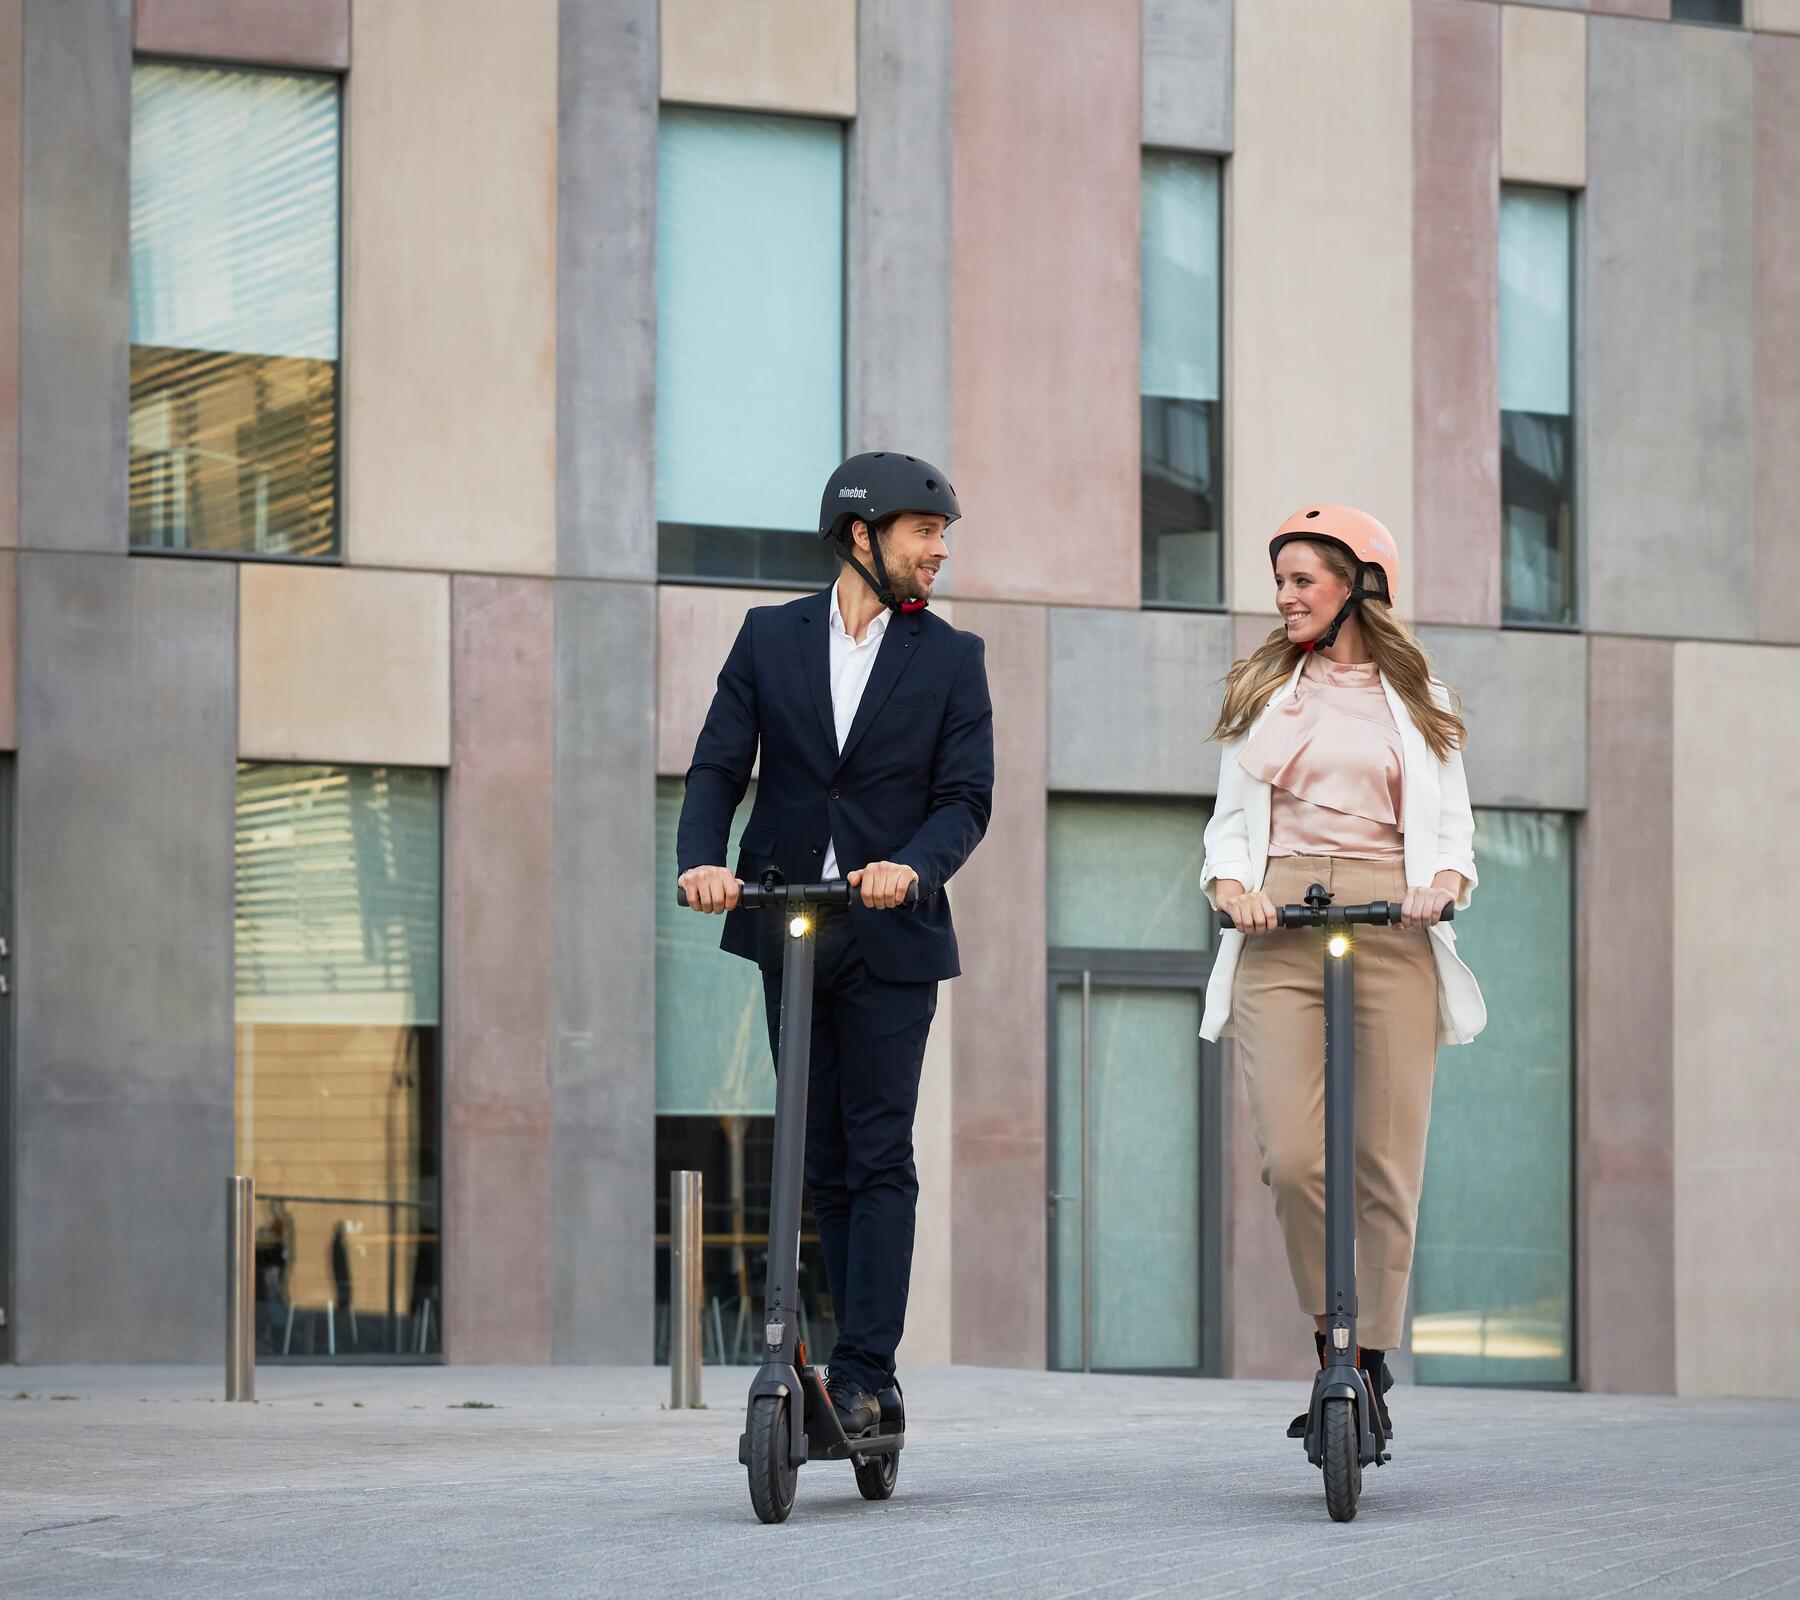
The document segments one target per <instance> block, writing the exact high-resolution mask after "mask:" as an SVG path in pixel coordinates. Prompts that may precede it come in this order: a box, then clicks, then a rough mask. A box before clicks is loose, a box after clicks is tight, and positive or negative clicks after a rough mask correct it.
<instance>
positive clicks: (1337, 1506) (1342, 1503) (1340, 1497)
mask: <svg viewBox="0 0 1800 1600" xmlns="http://www.w3.org/2000/svg"><path fill="white" fill-rule="evenodd" d="M1323 1427H1324V1429H1325V1509H1326V1510H1327V1511H1329V1512H1330V1513H1331V1520H1332V1521H1333V1522H1350V1521H1352V1520H1354V1518H1355V1516H1356V1500H1357V1496H1358V1495H1360V1494H1361V1493H1362V1460H1361V1457H1360V1454H1359V1452H1358V1450H1357V1442H1358V1441H1357V1433H1356V1406H1355V1404H1354V1403H1353V1402H1351V1401H1349V1400H1327V1401H1326V1402H1325V1416H1324V1421H1323Z"/></svg>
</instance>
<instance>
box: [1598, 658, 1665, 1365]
mask: <svg viewBox="0 0 1800 1600" xmlns="http://www.w3.org/2000/svg"><path fill="white" fill-rule="evenodd" d="M1674 664H1675V658H1674V648H1673V646H1671V645H1670V644H1668V643H1666V642H1664V641H1661V640H1654V639H1607V638H1596V639H1595V640H1594V641H1593V644H1592V647H1591V653H1590V656H1589V671H1588V697H1587V698H1588V725H1589V727H1590V729H1591V730H1592V733H1591V740H1592V743H1591V747H1590V749H1589V753H1588V759H1589V776H1588V813H1587V818H1586V821H1585V824H1584V826H1583V828H1582V830H1581V837H1580V842H1579V844H1580V847H1579V853H1578V857H1577V860H1578V863H1579V868H1578V870H1579V875H1580V876H1579V883H1580V888H1579V892H1578V894H1577V896H1576V912H1577V916H1578V917H1579V919H1580V920H1579V928H1578V937H1577V940H1576V948H1577V951H1578V961H1579V984H1580V990H1579V1000H1578V1003H1577V1007H1576V1011H1577V1017H1578V1019H1579V1028H1580V1060H1579V1080H1578V1081H1579V1089H1578V1091H1577V1098H1578V1110H1577V1138H1578V1141H1579V1142H1578V1144H1577V1153H1576V1160H1575V1186H1576V1187H1575V1196H1576V1199H1575V1203H1576V1222H1575V1244H1576V1253H1577V1260H1576V1273H1577V1278H1576V1306H1577V1308H1578V1315H1577V1317H1576V1327H1577V1330H1578V1333H1579V1337H1580V1351H1579V1354H1578V1366H1577V1376H1578V1377H1579V1379H1580V1381H1581V1383H1582V1384H1583V1386H1584V1387H1586V1388H1588V1389H1592V1390H1596V1391H1599V1392H1602V1393H1608V1394H1619V1393H1626V1394H1632V1393H1637V1394H1672V1393H1673V1392H1674V1390H1675V1327H1674V1322H1673V1319H1672V1318H1671V1317H1670V1315H1669V1308H1670V1306H1671V1305H1672V1304H1673V1303H1674V1301H1675V1287H1676V1286H1675V1212H1674V1189H1673V1159H1674V1157H1673V1150H1674V1146H1673V1139H1674V1123H1673V1116H1674V1100H1673V1095H1674V1028H1673V1024H1674V1015H1673V1006H1672V997H1673V994H1674V988H1675V975H1674V970H1673V956H1674V935H1673V934H1672V932H1671V927H1670V918H1669V908H1670V904H1671V900H1672V897H1673V893H1674V887H1673V881H1672V880H1673V872H1674V846H1675V840H1674V816H1673V804H1674V790H1673V783H1674V770H1673V768H1674V743H1673V739H1674V731H1673V727H1672V724H1671V720H1670V719H1671V712H1672V700H1671V696H1672V694H1673V692H1674ZM1623 930H1630V936H1629V937H1621V933H1622V931H1623Z"/></svg>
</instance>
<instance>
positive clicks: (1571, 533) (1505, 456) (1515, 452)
mask: <svg viewBox="0 0 1800 1600" xmlns="http://www.w3.org/2000/svg"><path fill="white" fill-rule="evenodd" d="M1573 432H1574V428H1573V424H1572V422H1571V420H1570V418H1568V417H1567V416H1542V415H1538V414H1536V413H1533V412H1529V411H1503V412H1501V413H1500V502H1501V512H1502V514H1503V516H1504V518H1505V523H1504V528H1505V534H1504V541H1503V546H1502V548H1503V549H1504V551H1505V561H1506V568H1505V595H1506V605H1505V617H1506V620H1507V621H1508V622H1550V623H1557V624H1560V625H1562V626H1565V627H1572V626H1573V625H1574V622H1575V483H1574V475H1575V462H1574V455H1575V451H1574V439H1573Z"/></svg>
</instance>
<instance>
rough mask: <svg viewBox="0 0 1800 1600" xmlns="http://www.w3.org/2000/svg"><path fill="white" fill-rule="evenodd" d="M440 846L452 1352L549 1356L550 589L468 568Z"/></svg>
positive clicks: (461, 596)
mask: <svg viewBox="0 0 1800 1600" xmlns="http://www.w3.org/2000/svg"><path fill="white" fill-rule="evenodd" d="M451 599H452V607H453V618H454V627H453V639H454V645H453V650H454V654H453V657H452V659H453V661H454V681H455V684H456V708H455V720H454V725H453V728H454V735H453V740H454V742H453V744H452V751H451V754H452V764H451V773H450V784H449V793H448V802H447V805H446V808H445V823H446V835H445V850H444V879H445V882H444V888H445V897H444V898H445V911H446V916H445V924H444V1002H445V1016H444V1022H445V1032H444V1137H445V1150H444V1243H445V1257H444V1278H445V1282H446V1284H447V1285H448V1289H447V1292H446V1294H445V1299H444V1354H445V1357H446V1358H447V1359H448V1360H451V1361H458V1362H473V1361H488V1362H537V1361H548V1360H549V1359H550V1350H551V1307H552V1298H553V1296H552V1282H551V1271H552V1248H551V1245H552V1238H553V1232H554V1224H553V1213H552V1210H551V1128H550V1124H551V1116H552V1110H553V1105H552V1089H551V1080H550V1064H551V1041H550V988H551V975H552V971H553V960H554V956H553V952H552V950H551V943H550V941H551V924H550V919H549V918H548V917H547V916H545V915H544V911H545V907H546V905H547V903H548V902H549V900H550V896H551V893H552V887H553V884H554V881H555V880H554V876H553V874H554V859H553V857H554V849H553V844H552V839H551V818H552V810H553V807H552V792H551V777H552V772H553V768H554V762H555V739H556V729H555V705H554V689H555V684H554V659H553V657H554V643H553V629H554V623H555V593H554V590H553V586H552V585H551V584H549V583H546V582H541V581H533V580H530V579H517V578H458V579H456V580H455V583H454V585H453V587H452V592H451Z"/></svg>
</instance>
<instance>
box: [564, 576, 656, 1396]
mask: <svg viewBox="0 0 1800 1600" xmlns="http://www.w3.org/2000/svg"><path fill="white" fill-rule="evenodd" d="M655 671H656V591H655V590H654V589H652V588H650V587H649V586H647V585H644V584H606V583H587V582H573V581H570V580H567V579H564V580H560V581H559V582H558V584H557V594H556V764H555V779H554V783H555V826H556V845H555V854H554V863H555V865H554V872H553V888H552V895H551V904H550V906H549V907H548V908H546V909H547V910H548V911H549V912H550V914H551V915H552V916H553V918H554V929H555V978H554V984H555V987H554V992H553V998H552V1017H553V1033H552V1038H551V1051H552V1066H551V1076H552V1103H551V1110H552V1123H553V1134H552V1151H553V1179H552V1185H551V1220H552V1226H553V1228H554V1230H555V1249H554V1255H553V1264H554V1280H555V1304H554V1308H553V1319H552V1357H553V1359H555V1360H557V1361H575V1362H584V1361H587V1362H591V1361H623V1362H638V1361H647V1360H648V1359H649V1355H650V1348H651V1345H650V1340H651V1331H652V1307H653V1302H654V1283H653V1280H652V1266H653V1260H652V1255H651V1249H650V1238H651V1234H652V1231H653V1222H654V1211H653V1209H652V1208H653V1202H654V1196H653V1195H652V1193H651V1186H652V1182H653V1176H654V1174H653V1168H652V1161H653V1156H654V1143H653V1141H654V1139H655V1128H656V937H655V930H656V913H655V903H654V899H653V896H654V895H658V894H667V893H672V892H673V884H672V881H671V880H672V877H673V865H672V863H669V862H662V861H658V860H657V859H656V680H655Z"/></svg>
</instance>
